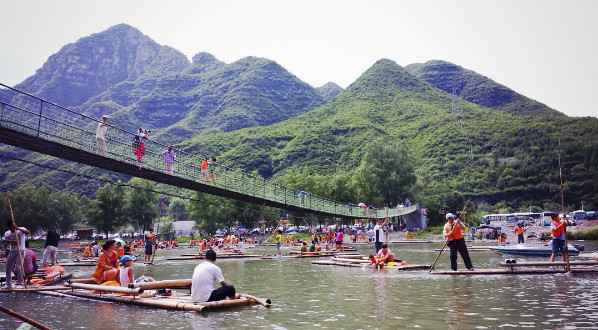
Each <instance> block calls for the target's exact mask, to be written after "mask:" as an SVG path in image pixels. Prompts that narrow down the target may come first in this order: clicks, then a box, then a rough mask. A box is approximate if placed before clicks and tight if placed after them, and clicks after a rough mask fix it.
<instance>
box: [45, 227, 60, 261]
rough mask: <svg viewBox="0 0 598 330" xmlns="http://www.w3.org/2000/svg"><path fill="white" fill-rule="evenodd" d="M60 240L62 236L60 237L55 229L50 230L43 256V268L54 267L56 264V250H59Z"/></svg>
mask: <svg viewBox="0 0 598 330" xmlns="http://www.w3.org/2000/svg"><path fill="white" fill-rule="evenodd" d="M59 240H60V235H58V233H56V231H55V230H54V229H50V230H48V234H47V235H46V244H45V247H44V253H43V256H42V267H47V266H48V265H52V266H54V265H55V264H56V250H57V249H58V241H59Z"/></svg>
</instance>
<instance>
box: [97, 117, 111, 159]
mask: <svg viewBox="0 0 598 330" xmlns="http://www.w3.org/2000/svg"><path fill="white" fill-rule="evenodd" d="M107 131H108V116H105V115H104V116H102V119H101V120H100V122H99V123H98V128H97V129H96V148H97V150H98V153H99V154H100V155H102V156H106V152H107V151H108V148H107V146H106V132H107Z"/></svg>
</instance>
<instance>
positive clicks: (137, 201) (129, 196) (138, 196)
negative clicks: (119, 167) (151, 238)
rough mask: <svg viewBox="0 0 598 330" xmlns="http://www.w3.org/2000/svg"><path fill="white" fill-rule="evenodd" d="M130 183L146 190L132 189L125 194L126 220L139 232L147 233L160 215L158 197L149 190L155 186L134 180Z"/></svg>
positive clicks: (147, 182)
mask: <svg viewBox="0 0 598 330" xmlns="http://www.w3.org/2000/svg"><path fill="white" fill-rule="evenodd" d="M130 183H131V184H132V185H134V186H137V187H140V188H144V189H130V190H129V191H127V193H126V194H125V204H124V207H125V209H124V211H125V215H126V219H127V222H128V223H130V224H132V225H133V226H134V227H135V228H136V229H137V230H142V231H145V230H147V229H148V228H149V227H150V226H151V225H152V223H153V222H154V220H155V219H156V218H157V217H158V215H159V210H158V195H157V194H156V193H154V192H152V191H150V190H149V189H152V188H153V187H154V184H153V183H151V182H149V181H147V180H143V179H139V178H133V179H131V181H130Z"/></svg>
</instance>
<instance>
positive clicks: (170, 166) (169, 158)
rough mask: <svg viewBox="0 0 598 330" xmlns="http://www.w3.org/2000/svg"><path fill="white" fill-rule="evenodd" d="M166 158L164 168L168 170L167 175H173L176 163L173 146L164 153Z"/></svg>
mask: <svg viewBox="0 0 598 330" xmlns="http://www.w3.org/2000/svg"><path fill="white" fill-rule="evenodd" d="M162 155H163V156H164V168H165V169H166V173H168V174H170V175H173V174H174V162H175V161H176V154H175V152H174V149H173V148H172V146H168V149H166V150H165V151H164V153H162Z"/></svg>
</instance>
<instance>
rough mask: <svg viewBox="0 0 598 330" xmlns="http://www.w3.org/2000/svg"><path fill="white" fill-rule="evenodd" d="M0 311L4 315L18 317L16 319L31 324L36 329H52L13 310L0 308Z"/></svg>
mask: <svg viewBox="0 0 598 330" xmlns="http://www.w3.org/2000/svg"><path fill="white" fill-rule="evenodd" d="M0 311H2V312H4V313H6V314H8V315H10V316H13V317H16V318H18V319H19V320H21V321H24V322H27V323H29V324H31V325H32V326H34V327H36V328H38V329H41V330H50V327H48V326H47V325H45V324H43V323H40V322H38V321H36V320H34V319H32V318H29V317H27V316H25V315H23V314H20V313H17V312H15V311H13V310H12V309H9V308H6V307H3V306H0Z"/></svg>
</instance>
